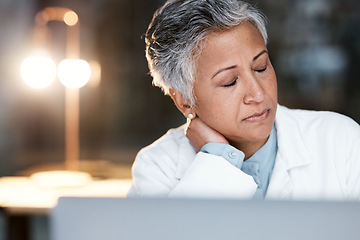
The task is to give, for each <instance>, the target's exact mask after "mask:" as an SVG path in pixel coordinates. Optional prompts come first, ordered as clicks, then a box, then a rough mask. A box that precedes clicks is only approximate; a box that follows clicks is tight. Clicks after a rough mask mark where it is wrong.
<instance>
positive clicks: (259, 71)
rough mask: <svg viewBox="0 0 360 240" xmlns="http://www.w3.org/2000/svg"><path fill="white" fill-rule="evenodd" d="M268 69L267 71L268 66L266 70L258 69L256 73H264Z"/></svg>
mask: <svg viewBox="0 0 360 240" xmlns="http://www.w3.org/2000/svg"><path fill="white" fill-rule="evenodd" d="M266 69H267V66H266V67H264V68H261V69H257V70H255V71H256V72H258V73H262V72H265V71H266Z"/></svg>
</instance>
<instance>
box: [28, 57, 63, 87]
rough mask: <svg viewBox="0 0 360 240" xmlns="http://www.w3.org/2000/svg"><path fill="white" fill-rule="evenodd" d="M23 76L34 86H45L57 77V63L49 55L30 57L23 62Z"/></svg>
mask: <svg viewBox="0 0 360 240" xmlns="http://www.w3.org/2000/svg"><path fill="white" fill-rule="evenodd" d="M21 76H22V78H23V79H24V81H25V83H26V84H28V85H29V86H30V87H33V88H45V87H47V86H49V85H50V84H51V83H52V82H53V81H54V80H55V77H56V64H55V63H54V61H53V60H51V59H50V58H48V57H40V56H39V57H28V58H26V59H25V60H24V61H23V63H22V64H21Z"/></svg>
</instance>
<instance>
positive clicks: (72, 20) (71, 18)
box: [64, 11, 79, 26]
mask: <svg viewBox="0 0 360 240" xmlns="http://www.w3.org/2000/svg"><path fill="white" fill-rule="evenodd" d="M78 20H79V18H78V15H77V14H76V13H75V12H74V11H68V12H66V13H65V15H64V22H65V23H66V25H68V26H74V25H75V24H76V23H77V22H78Z"/></svg>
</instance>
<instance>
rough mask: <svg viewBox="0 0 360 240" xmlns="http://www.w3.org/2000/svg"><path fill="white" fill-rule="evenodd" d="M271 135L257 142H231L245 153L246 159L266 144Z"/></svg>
mask: <svg viewBox="0 0 360 240" xmlns="http://www.w3.org/2000/svg"><path fill="white" fill-rule="evenodd" d="M268 139H269V136H268V137H267V138H265V139H263V140H260V141H256V142H230V144H231V145H232V146H234V147H236V148H237V149H239V150H241V151H242V152H243V153H244V154H245V159H244V161H245V160H247V159H249V158H250V157H251V156H252V155H253V154H254V153H255V152H256V151H257V150H259V149H260V148H261V147H262V146H264V145H265V143H266V141H267V140H268Z"/></svg>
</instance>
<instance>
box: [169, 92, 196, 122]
mask: <svg viewBox="0 0 360 240" xmlns="http://www.w3.org/2000/svg"><path fill="white" fill-rule="evenodd" d="M169 92H170V97H171V98H172V100H173V101H174V103H175V105H176V107H177V108H178V109H179V111H180V112H182V114H184V116H185V117H186V118H189V114H192V118H194V117H195V111H194V110H193V109H192V107H191V105H190V102H189V101H188V100H185V99H184V97H183V95H182V94H181V92H179V91H178V90H176V89H173V88H171V89H170V90H169Z"/></svg>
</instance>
